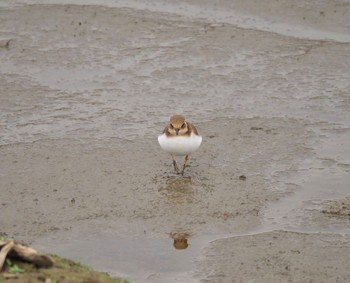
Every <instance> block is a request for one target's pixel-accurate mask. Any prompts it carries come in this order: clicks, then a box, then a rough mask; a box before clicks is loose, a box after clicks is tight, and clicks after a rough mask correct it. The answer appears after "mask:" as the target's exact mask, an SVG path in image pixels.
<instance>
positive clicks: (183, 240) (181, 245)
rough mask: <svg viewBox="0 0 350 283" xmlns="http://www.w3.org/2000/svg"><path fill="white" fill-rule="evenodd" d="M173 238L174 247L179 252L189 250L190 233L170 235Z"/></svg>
mask: <svg viewBox="0 0 350 283" xmlns="http://www.w3.org/2000/svg"><path fill="white" fill-rule="evenodd" d="M170 236H171V238H172V239H173V240H174V243H173V246H174V248H175V249H177V250H185V249H187V248H188V238H189V237H190V234H188V233H170Z"/></svg>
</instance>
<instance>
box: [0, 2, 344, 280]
mask: <svg viewBox="0 0 350 283" xmlns="http://www.w3.org/2000/svg"><path fill="white" fill-rule="evenodd" d="M34 2H35V1H34ZM136 2H137V1H136ZM224 2H225V1H222V3H224ZM326 2H327V1H326ZM28 3H29V2H28ZM30 3H33V2H30ZM242 3H243V2H242ZM242 3H241V5H243V4H242ZM283 3H284V2H283ZM310 3H311V2H309V4H310ZM312 3H313V2H312ZM312 3H311V4H312ZM167 4H169V3H168V1H164V5H165V6H166V5H167ZM192 4H193V5H194V6H195V5H196V1H193V2H192ZM284 4H285V3H284ZM284 4H283V5H284ZM299 4H300V5H301V6H302V5H306V2H303V1H300V3H299ZM311 4H310V5H311ZM227 5H229V4H227ZM270 5H272V4H271V3H270ZM283 5H282V6H279V7H280V8H281V7H284V8H286V7H285V6H283ZM324 5H325V6H322V7H328V6H329V5H330V6H331V3H330V2H327V3H326V4H325V3H324ZM229 6H230V5H229ZM230 7H231V6H230ZM298 7H299V6H298ZM298 7H297V8H295V10H293V11H299V8H298ZM305 7H308V9H306V10H305V11H306V12H307V13H311V12H312V9H311V10H310V9H309V8H310V7H309V6H308V5H306V6H305ZM342 7H343V10H342V11H343V14H342V15H343V16H344V18H342V17H341V16H339V17H337V23H339V22H341V21H342V19H343V22H344V23H345V24H344V25H345V26H346V24H347V21H346V20H347V19H348V18H347V17H345V16H346V13H347V11H348V10H347V9H348V6H346V5H343V6H342ZM134 8H135V7H129V8H121V7H104V6H96V5H91V6H82V5H35V4H31V5H26V4H23V3H22V4H21V3H18V4H17V5H10V4H9V5H8V6H6V5H4V6H3V7H2V8H1V9H0V20H1V23H2V24H1V26H0V39H1V41H0V42H1V46H0V59H1V62H2V63H1V66H0V73H1V77H0V87H1V88H0V89H1V90H0V110H1V111H0V134H1V141H0V142H1V143H0V158H1V169H0V174H1V198H0V206H1V214H0V224H1V225H0V227H1V232H5V233H7V234H8V235H9V236H11V237H15V238H17V239H21V240H24V241H26V242H29V243H33V244H34V246H37V247H40V250H44V251H47V252H57V253H59V254H61V255H63V256H69V257H72V258H74V259H78V260H80V261H82V262H85V263H91V264H93V265H94V266H96V267H98V268H102V269H104V270H106V271H108V272H109V273H111V274H112V275H123V276H127V277H129V278H132V279H135V280H136V281H137V282H177V281H180V282H199V281H203V282H251V281H254V280H255V281H258V282H284V281H289V282H309V281H310V280H314V281H315V282H329V281H334V280H335V281H336V280H338V281H339V282H344V280H345V279H344V278H347V277H348V269H347V268H346V266H345V264H346V263H348V262H349V251H348V247H349V239H348V236H349V233H350V231H349V228H348V227H349V218H348V215H347V213H346V211H348V208H347V207H348V205H349V202H348V201H347V200H348V199H347V198H346V197H348V196H349V193H348V188H349V185H350V183H349V182H350V151H349V148H350V144H349V143H350V139H349V138H348V137H349V131H350V130H349V129H350V125H349V121H350V99H349V93H350V83H349V77H350V71H349V68H348V66H349V65H350V55H349V54H350V46H349V44H347V43H341V42H337V41H336V40H334V38H333V40H331V41H327V40H324V39H322V40H308V39H301V38H296V37H291V36H286V35H283V34H281V33H280V34H277V33H273V32H267V31H263V30H264V29H262V30H255V29H252V28H249V29H243V28H240V27H237V26H235V25H234V24H232V23H227V22H220V21H214V20H212V19H211V18H205V17H202V18H198V17H190V16H189V15H187V14H186V15H181V13H170V12H169V11H167V10H166V11H159V10H158V11H156V10H153V11H152V9H151V10H142V9H134ZM241 8H242V9H243V8H244V9H248V8H249V7H245V6H244V5H243V6H241ZM280 8H279V9H280ZM180 10H181V9H180ZM288 11H289V12H290V10H288ZM337 11H339V10H337ZM267 12H268V10H264V13H267ZM281 12H283V9H281ZM323 12H324V15H322V14H319V13H318V15H319V17H321V18H322V17H324V16H325V15H326V16H327V15H330V13H328V12H330V11H328V12H327V10H325V11H323ZM312 13H313V12H312ZM333 16H334V15H333ZM313 17H316V14H315V15H313V16H312V17H308V21H310V20H311V21H312V19H314V18H313ZM19 19H20V20H19ZM317 19H318V20H319V18H317ZM327 20H329V19H327ZM306 22H307V21H306ZM317 26H318V28H320V29H322V27H323V26H322V24H317ZM343 27H344V26H341V28H340V29H339V33H340V34H342V33H343V29H342V28H343ZM334 28H336V27H335V26H332V29H334ZM328 32H331V31H330V30H328V31H327V33H328ZM287 35H288V34H287ZM175 113H178V114H184V115H186V116H187V117H188V119H189V120H190V121H191V122H193V123H195V124H196V125H197V126H198V130H199V131H200V134H201V135H202V136H203V144H202V146H201V148H200V150H199V151H198V152H196V153H195V154H194V155H193V156H191V157H190V160H189V165H190V166H189V168H187V169H186V174H185V176H184V177H182V176H178V175H176V174H174V172H173V169H172V165H171V159H170V157H169V156H168V155H167V154H165V153H164V152H162V151H161V149H160V147H159V145H158V144H157V135H158V134H160V133H161V131H162V130H163V128H164V125H165V123H166V121H167V120H168V118H169V116H171V115H172V114H175ZM241 176H245V178H244V177H241ZM334 199H338V200H339V199H340V200H342V199H343V200H344V201H341V202H340V203H338V204H335V203H334ZM336 206H337V207H338V208H337V207H336ZM339 207H340V208H341V209H340V210H339ZM337 209H338V210H337ZM337 211H338V212H339V213H338V212H337ZM342 211H344V213H343V212H342ZM334 212H335V213H334ZM179 243H180V245H179ZM111 247H112V248H111ZM179 247H181V248H179ZM336 254H338V257H336V256H335V255H336ZM323 255H324V256H323ZM327 256H329V261H328V262H326V259H327ZM314 258H317V260H314V261H313V259H314ZM242 263H243V264H242Z"/></svg>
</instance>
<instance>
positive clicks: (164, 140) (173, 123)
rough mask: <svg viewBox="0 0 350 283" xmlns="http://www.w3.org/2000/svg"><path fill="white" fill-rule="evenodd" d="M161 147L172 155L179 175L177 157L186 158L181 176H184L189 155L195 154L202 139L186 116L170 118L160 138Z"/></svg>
mask: <svg viewBox="0 0 350 283" xmlns="http://www.w3.org/2000/svg"><path fill="white" fill-rule="evenodd" d="M158 142H159V144H160V146H161V147H162V148H163V149H164V150H165V151H166V152H168V153H170V154H171V157H172V159H173V165H174V169H175V171H176V173H179V167H178V166H177V163H176V160H175V156H185V160H184V164H183V167H182V171H181V174H182V175H183V174H184V171H185V167H186V164H187V161H188V155H189V154H191V153H193V152H195V151H196V150H197V149H198V148H199V146H200V145H201V143H202V137H201V136H200V135H198V132H197V129H196V127H195V126H193V125H192V124H190V123H188V122H187V121H186V119H185V117H184V116H181V115H174V116H172V117H171V118H170V121H169V123H168V125H167V126H166V127H165V129H164V131H163V134H162V135H160V136H158Z"/></svg>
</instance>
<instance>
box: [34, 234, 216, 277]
mask: <svg viewBox="0 0 350 283" xmlns="http://www.w3.org/2000/svg"><path fill="white" fill-rule="evenodd" d="M221 237H222V236H220V237H219V236H214V235H207V236H193V237H192V236H190V235H189V234H187V233H185V232H180V233H171V234H169V235H167V237H164V238H152V237H148V236H147V235H145V236H144V237H142V238H141V237H137V238H133V237H127V238H124V237H120V235H115V234H113V233H101V234H96V235H86V234H85V233H81V231H69V232H65V233H57V234H54V235H51V236H48V237H44V238H40V239H37V241H35V242H34V243H33V247H35V248H36V249H38V250H40V251H42V252H48V253H54V254H58V255H62V256H64V257H68V258H70V259H73V260H77V261H80V262H82V263H84V264H87V265H90V266H94V268H96V269H98V270H103V271H106V272H108V273H109V274H111V275H112V276H116V277H118V276H119V277H124V278H129V279H131V280H134V281H135V282H189V283H191V282H199V280H197V279H195V278H193V271H194V270H195V261H196V260H197V259H198V257H200V254H201V251H202V249H203V248H204V247H205V246H207V245H208V243H209V242H210V241H212V240H215V239H217V238H221Z"/></svg>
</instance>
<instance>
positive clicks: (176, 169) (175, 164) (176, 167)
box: [171, 155, 179, 173]
mask: <svg viewBox="0 0 350 283" xmlns="http://www.w3.org/2000/svg"><path fill="white" fill-rule="evenodd" d="M171 158H172V159H173V165H174V169H175V171H176V173H179V167H178V166H177V163H176V160H175V156H174V155H171Z"/></svg>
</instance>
